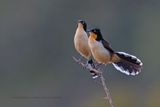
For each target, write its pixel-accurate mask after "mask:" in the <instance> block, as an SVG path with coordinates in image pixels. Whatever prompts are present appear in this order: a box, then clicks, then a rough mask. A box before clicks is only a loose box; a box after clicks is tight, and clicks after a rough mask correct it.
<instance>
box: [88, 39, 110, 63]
mask: <svg viewBox="0 0 160 107" xmlns="http://www.w3.org/2000/svg"><path fill="white" fill-rule="evenodd" d="M88 44H89V47H90V49H91V52H92V55H93V57H94V58H95V60H96V61H97V62H99V63H104V64H107V63H109V61H110V57H111V56H110V52H109V51H108V50H107V49H105V48H104V46H103V44H102V43H101V42H100V41H96V40H94V39H92V38H91V37H89V41H88Z"/></svg>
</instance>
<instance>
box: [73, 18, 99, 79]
mask: <svg viewBox="0 0 160 107" xmlns="http://www.w3.org/2000/svg"><path fill="white" fill-rule="evenodd" d="M88 36H89V34H88V31H87V23H86V22H85V21H83V20H78V27H77V30H76V33H75V36H74V46H75V49H76V50H77V52H78V53H80V55H81V56H83V57H84V58H86V59H87V66H92V67H93V68H94V67H95V66H94V62H93V60H92V59H91V50H90V48H89V46H88ZM90 73H91V75H92V78H97V74H96V73H95V72H94V71H90Z"/></svg>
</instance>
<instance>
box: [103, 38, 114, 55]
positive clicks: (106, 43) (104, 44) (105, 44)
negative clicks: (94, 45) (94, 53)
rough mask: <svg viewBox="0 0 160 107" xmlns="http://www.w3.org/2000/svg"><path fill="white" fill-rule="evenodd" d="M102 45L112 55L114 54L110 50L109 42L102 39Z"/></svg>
mask: <svg viewBox="0 0 160 107" xmlns="http://www.w3.org/2000/svg"><path fill="white" fill-rule="evenodd" d="M102 44H103V46H104V47H105V48H106V49H107V50H109V51H110V52H111V53H112V54H113V53H114V50H113V49H112V48H111V46H110V44H109V42H107V41H105V40H104V39H102Z"/></svg>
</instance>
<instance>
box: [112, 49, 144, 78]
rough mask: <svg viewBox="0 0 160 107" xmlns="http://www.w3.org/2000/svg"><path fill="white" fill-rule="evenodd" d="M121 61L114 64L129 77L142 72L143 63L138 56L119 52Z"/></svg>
mask: <svg viewBox="0 0 160 107" xmlns="http://www.w3.org/2000/svg"><path fill="white" fill-rule="evenodd" d="M116 54H117V56H118V57H119V58H120V61H118V62H115V63H113V65H114V67H115V68H116V69H117V70H119V71H121V72H122V73H125V74H127V75H137V74H139V73H140V72H141V69H142V65H143V63H142V62H141V60H140V59H138V58H137V57H136V56H133V55H130V54H127V53H124V52H117V53H116Z"/></svg>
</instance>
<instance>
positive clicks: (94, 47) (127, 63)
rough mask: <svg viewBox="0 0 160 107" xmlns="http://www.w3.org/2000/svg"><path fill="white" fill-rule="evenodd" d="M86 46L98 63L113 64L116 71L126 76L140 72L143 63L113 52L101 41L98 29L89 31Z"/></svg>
mask: <svg viewBox="0 0 160 107" xmlns="http://www.w3.org/2000/svg"><path fill="white" fill-rule="evenodd" d="M88 45H89V47H90V50H91V53H92V56H93V57H94V59H95V60H96V61H97V62H98V63H102V64H113V65H114V67H115V68H116V69H117V70H119V71H121V72H122V73H125V74H127V75H137V74H139V73H140V72H141V69H142V65H143V63H142V62H141V61H140V60H139V59H138V58H137V57H135V56H133V55H130V54H127V53H125V52H115V51H114V50H113V49H112V48H111V46H110V44H109V43H108V42H107V41H105V40H104V39H103V37H102V34H101V31H100V29H98V28H94V29H91V30H90V31H89V39H88Z"/></svg>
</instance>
